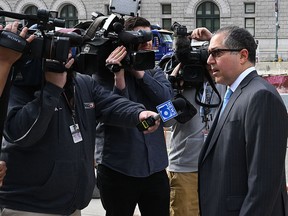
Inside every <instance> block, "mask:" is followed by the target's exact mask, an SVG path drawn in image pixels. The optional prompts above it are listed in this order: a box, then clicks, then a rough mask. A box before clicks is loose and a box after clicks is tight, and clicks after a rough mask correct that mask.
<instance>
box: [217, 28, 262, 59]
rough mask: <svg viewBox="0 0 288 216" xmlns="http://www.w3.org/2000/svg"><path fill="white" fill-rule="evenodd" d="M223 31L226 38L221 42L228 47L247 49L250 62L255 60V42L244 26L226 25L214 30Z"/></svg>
mask: <svg viewBox="0 0 288 216" xmlns="http://www.w3.org/2000/svg"><path fill="white" fill-rule="evenodd" d="M218 33H225V34H226V38H225V40H224V41H223V44H224V45H225V46H226V47H227V48H229V49H247V50H248V53H249V56H248V59H249V61H250V62H252V63H255V62H256V49H257V44H256V41H255V39H254V37H253V36H252V35H251V34H250V32H249V31H248V30H246V29H244V28H240V27H238V26H227V27H223V28H221V29H219V30H217V31H216V32H215V34H218Z"/></svg>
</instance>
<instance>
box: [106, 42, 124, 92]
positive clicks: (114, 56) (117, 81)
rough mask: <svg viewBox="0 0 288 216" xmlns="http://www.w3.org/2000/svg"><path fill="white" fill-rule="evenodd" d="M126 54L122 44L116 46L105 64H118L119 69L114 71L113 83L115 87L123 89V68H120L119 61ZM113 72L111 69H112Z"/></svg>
mask: <svg viewBox="0 0 288 216" xmlns="http://www.w3.org/2000/svg"><path fill="white" fill-rule="evenodd" d="M126 55H127V51H126V48H125V47H124V46H119V47H117V48H116V49H115V50H114V51H113V52H112V53H111V54H110V55H109V56H108V58H107V59H106V65H119V66H120V70H119V71H117V72H114V85H115V87H116V88H118V89H120V90H123V89H124V88H125V87H126V84H125V77H124V68H122V64H121V61H122V60H123V59H124V58H125V56H126ZM112 72H113V71H112Z"/></svg>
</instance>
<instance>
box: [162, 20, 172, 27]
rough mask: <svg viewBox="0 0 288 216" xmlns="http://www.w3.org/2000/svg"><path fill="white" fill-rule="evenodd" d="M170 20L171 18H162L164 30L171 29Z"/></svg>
mask: <svg viewBox="0 0 288 216" xmlns="http://www.w3.org/2000/svg"><path fill="white" fill-rule="evenodd" d="M171 25H172V20H171V18H165V19H162V28H163V29H166V30H171Z"/></svg>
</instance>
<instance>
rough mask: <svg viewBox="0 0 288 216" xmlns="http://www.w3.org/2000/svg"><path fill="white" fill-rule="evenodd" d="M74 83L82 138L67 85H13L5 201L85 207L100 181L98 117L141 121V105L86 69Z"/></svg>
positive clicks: (64, 209) (67, 210)
mask: <svg viewBox="0 0 288 216" xmlns="http://www.w3.org/2000/svg"><path fill="white" fill-rule="evenodd" d="M74 83H75V90H76V91H75V97H74V101H75V104H76V106H75V107H76V109H75V110H76V117H75V121H76V123H77V124H78V125H79V128H80V131H81V136H82V139H83V140H82V141H80V142H77V143H75V142H74V141H73V139H72V135H71V132H70V126H72V125H73V120H72V110H71V107H70V108H69V106H68V103H67V102H66V99H65V97H64V96H63V95H64V94H63V89H62V88H59V87H57V86H55V85H52V84H51V83H46V84H45V86H44V88H43V91H42V93H40V92H39V91H38V92H34V91H33V90H31V89H30V88H29V87H23V86H13V87H12V89H11V98H10V102H9V111H8V117H7V123H6V126H5V134H4V136H5V138H6V140H8V141H9V142H7V141H6V140H5V141H4V143H3V144H2V154H1V159H2V160H5V161H6V163H7V169H8V171H7V175H6V177H5V179H4V183H3V186H2V187H1V188H0V203H1V206H2V207H6V208H11V209H16V210H23V211H32V212H41V213H50V214H63V215H64V214H71V213H72V212H73V211H75V210H76V209H83V208H85V207H86V206H87V205H88V204H89V202H90V200H91V196H92V192H93V188H94V186H95V175H94V165H93V162H94V148H95V144H94V142H95V128H96V119H97V120H100V121H104V122H105V123H108V124H113V125H121V126H123V125H125V126H126V127H134V126H135V125H136V124H137V123H138V114H139V112H140V111H142V110H143V109H144V107H143V106H142V105H140V104H136V103H133V102H130V101H128V100H127V99H125V98H122V97H120V96H117V95H113V94H111V92H110V91H105V90H103V89H102V88H101V87H100V86H99V85H97V83H96V82H95V81H94V80H93V79H92V78H91V77H90V76H87V75H81V74H77V76H76V79H75V80H74ZM66 95H67V94H66ZM41 98H42V99H41ZM123 122H125V124H123Z"/></svg>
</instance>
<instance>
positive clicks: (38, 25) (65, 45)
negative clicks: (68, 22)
mask: <svg viewBox="0 0 288 216" xmlns="http://www.w3.org/2000/svg"><path fill="white" fill-rule="evenodd" d="M0 16H7V17H10V18H15V19H19V20H25V21H26V22H27V25H26V26H27V27H29V32H28V36H29V34H30V35H31V34H34V35H36V38H35V39H34V40H33V41H32V42H31V43H30V44H27V43H26V40H25V39H23V38H21V37H20V36H18V35H17V34H14V33H12V32H9V31H2V32H1V33H0V46H4V47H7V48H10V49H13V50H15V51H18V52H22V53H23V54H24V55H27V56H30V57H31V58H44V59H53V60H57V61H60V62H65V61H66V60H67V58H68V54H69V51H70V48H71V47H74V46H80V44H81V43H82V38H81V36H80V35H79V36H78V38H77V39H75V37H77V36H76V35H69V34H63V33H58V34H57V32H55V31H54V30H55V27H64V26H65V20H62V19H58V18H56V17H55V16H56V14H55V12H52V11H46V10H38V11H37V15H25V14H18V13H13V12H7V11H0ZM27 56H26V57H27Z"/></svg>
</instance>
